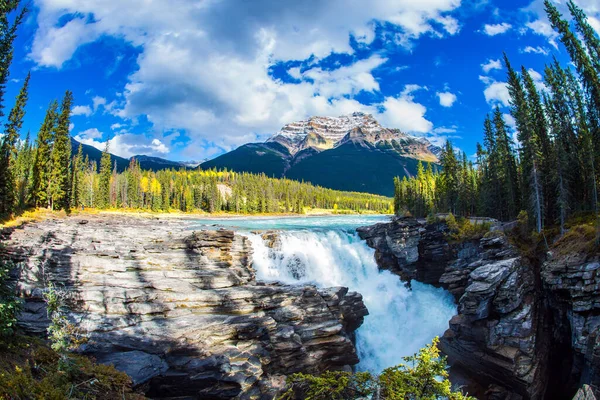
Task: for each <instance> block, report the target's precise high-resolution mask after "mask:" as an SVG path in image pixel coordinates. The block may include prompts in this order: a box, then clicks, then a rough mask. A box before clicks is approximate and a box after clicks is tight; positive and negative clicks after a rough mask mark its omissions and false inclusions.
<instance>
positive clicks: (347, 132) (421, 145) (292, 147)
mask: <svg viewBox="0 0 600 400" xmlns="http://www.w3.org/2000/svg"><path fill="white" fill-rule="evenodd" d="M357 140H361V141H365V142H367V143H369V144H371V145H375V146H379V147H389V148H390V149H396V150H397V151H398V152H399V153H400V154H401V155H403V156H409V157H414V158H417V159H420V160H423V161H429V162H438V157H439V155H440V152H441V149H440V148H439V147H437V146H434V145H432V144H431V143H430V142H429V141H427V140H426V139H423V138H417V137H415V136H412V135H409V134H406V133H404V132H401V131H400V130H398V129H388V128H384V127H383V126H381V124H380V123H379V122H378V121H377V120H376V119H375V118H374V117H373V116H372V115H371V114H365V113H362V112H355V113H352V114H349V115H342V116H339V117H320V116H315V117H310V118H309V119H307V120H304V121H296V122H292V123H290V124H287V125H285V126H284V127H283V128H281V130H280V131H279V132H277V133H276V134H275V135H273V136H272V137H271V138H270V139H269V140H268V141H267V142H276V143H279V144H282V145H283V146H285V147H286V148H287V149H288V150H289V151H290V153H291V154H296V153H298V152H300V151H302V150H305V149H307V148H311V147H312V148H315V149H319V150H328V149H331V148H333V147H335V146H339V145H342V144H345V143H347V142H351V141H357Z"/></svg>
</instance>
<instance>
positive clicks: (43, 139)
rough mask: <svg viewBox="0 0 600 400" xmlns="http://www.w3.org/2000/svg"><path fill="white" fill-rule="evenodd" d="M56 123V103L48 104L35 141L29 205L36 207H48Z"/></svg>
mask: <svg viewBox="0 0 600 400" xmlns="http://www.w3.org/2000/svg"><path fill="white" fill-rule="evenodd" d="M57 121H58V103H57V102H56V101H53V102H52V103H50V106H49V107H48V110H47V111H46V116H45V118H44V122H43V123H42V126H41V127H40V130H39V132H38V135H37V139H36V144H35V147H36V152H35V157H34V160H33V174H32V178H31V190H30V193H31V203H32V204H33V205H34V206H36V207H41V206H46V207H48V208H49V207H50V196H49V193H48V185H49V183H50V171H51V167H52V143H53V141H54V131H55V129H56V123H57Z"/></svg>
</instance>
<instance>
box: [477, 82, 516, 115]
mask: <svg viewBox="0 0 600 400" xmlns="http://www.w3.org/2000/svg"><path fill="white" fill-rule="evenodd" d="M479 80H480V81H482V82H483V83H484V84H485V85H486V88H485V90H484V91H483V95H484V96H485V100H486V101H487V102H488V104H501V105H503V106H506V107H507V106H509V105H510V94H509V92H508V86H507V84H506V82H497V81H496V80H494V79H492V78H490V77H488V76H480V77H479Z"/></svg>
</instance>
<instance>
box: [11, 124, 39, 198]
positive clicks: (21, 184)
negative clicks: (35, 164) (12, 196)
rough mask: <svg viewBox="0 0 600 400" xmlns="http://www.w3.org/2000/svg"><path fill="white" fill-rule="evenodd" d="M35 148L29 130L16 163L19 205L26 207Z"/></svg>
mask: <svg viewBox="0 0 600 400" xmlns="http://www.w3.org/2000/svg"><path fill="white" fill-rule="evenodd" d="M33 152H34V149H33V148H32V147H31V140H30V134H29V132H27V136H26V137H25V141H24V142H23V143H22V144H21V146H20V147H19V150H18V152H17V160H16V163H15V176H16V180H17V184H16V194H17V207H18V208H19V209H24V208H25V207H26V206H27V200H28V198H29V196H28V190H29V182H30V180H31V165H32V161H33Z"/></svg>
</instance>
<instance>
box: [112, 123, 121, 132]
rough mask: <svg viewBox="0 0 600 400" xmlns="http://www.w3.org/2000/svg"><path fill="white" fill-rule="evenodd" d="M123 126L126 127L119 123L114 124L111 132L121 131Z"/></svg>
mask: <svg viewBox="0 0 600 400" xmlns="http://www.w3.org/2000/svg"><path fill="white" fill-rule="evenodd" d="M123 126H124V125H123V124H119V123H118V122H117V123H114V124H112V125H111V126H110V129H111V130H113V131H116V130H117V129H121V128H122V127H123Z"/></svg>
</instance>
